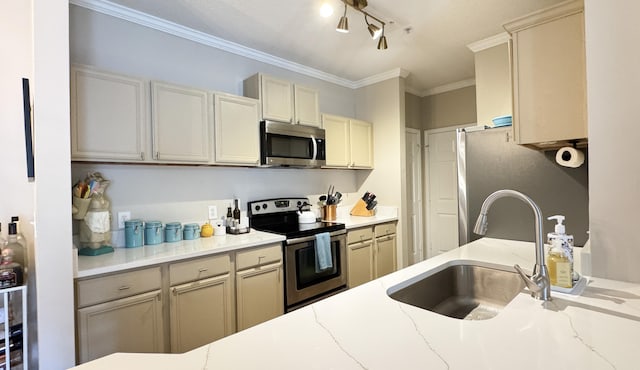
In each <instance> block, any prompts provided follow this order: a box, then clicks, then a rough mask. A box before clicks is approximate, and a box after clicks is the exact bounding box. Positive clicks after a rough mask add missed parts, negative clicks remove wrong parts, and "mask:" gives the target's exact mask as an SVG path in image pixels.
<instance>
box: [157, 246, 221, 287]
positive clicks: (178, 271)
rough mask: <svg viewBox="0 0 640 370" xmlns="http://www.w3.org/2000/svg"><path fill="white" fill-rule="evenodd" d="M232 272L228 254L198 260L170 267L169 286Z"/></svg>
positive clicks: (173, 264)
mask: <svg viewBox="0 0 640 370" xmlns="http://www.w3.org/2000/svg"><path fill="white" fill-rule="evenodd" d="M229 271H231V259H230V258H229V255H228V254H220V255H215V256H209V257H202V258H197V259H193V260H189V261H185V262H177V263H172V264H170V265H169V285H176V284H182V283H187V282H190V281H195V280H200V279H206V278H210V277H214V276H218V275H222V274H226V273H228V272H229Z"/></svg>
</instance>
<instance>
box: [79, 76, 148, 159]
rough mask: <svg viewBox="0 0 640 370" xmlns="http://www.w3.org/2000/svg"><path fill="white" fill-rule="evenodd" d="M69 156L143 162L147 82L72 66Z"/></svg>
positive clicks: (145, 156)
mask: <svg viewBox="0 0 640 370" xmlns="http://www.w3.org/2000/svg"><path fill="white" fill-rule="evenodd" d="M70 75H71V76H70V77H71V99H70V100H71V159H72V160H80V161H83V160H105V161H114V162H118V161H119V162H123V161H124V162H137V161H143V160H144V159H145V158H149V157H150V156H149V155H148V153H146V150H145V148H146V135H147V133H146V132H147V130H146V127H147V125H148V122H149V121H148V113H147V110H148V98H149V93H148V87H147V86H148V81H145V80H143V79H140V78H135V77H129V76H123V75H119V74H115V73H107V72H102V71H99V70H96V69H93V68H90V67H85V66H79V65H74V66H72V67H71V72H70Z"/></svg>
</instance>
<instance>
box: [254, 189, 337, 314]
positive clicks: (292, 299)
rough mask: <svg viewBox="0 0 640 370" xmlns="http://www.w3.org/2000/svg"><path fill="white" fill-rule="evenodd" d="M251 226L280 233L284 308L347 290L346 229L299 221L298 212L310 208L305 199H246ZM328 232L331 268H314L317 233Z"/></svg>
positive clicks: (325, 223) (296, 306) (287, 310)
mask: <svg viewBox="0 0 640 370" xmlns="http://www.w3.org/2000/svg"><path fill="white" fill-rule="evenodd" d="M248 209H249V212H248V215H249V223H250V226H251V227H252V228H254V229H256V230H261V231H267V232H272V233H276V234H281V235H284V236H285V237H286V240H285V241H284V242H283V243H282V252H283V253H282V254H283V256H284V276H285V279H284V280H285V287H284V289H285V290H284V293H285V294H284V297H285V310H286V312H289V311H293V310H295V309H297V308H300V307H302V306H305V305H307V304H310V303H313V302H315V301H318V300H320V299H323V298H326V297H328V296H330V295H333V294H336V293H338V292H341V291H343V290H346V286H347V275H346V274H347V264H346V263H347V252H346V248H347V243H346V235H347V231H346V229H345V225H344V224H341V223H336V222H322V221H318V222H315V223H299V222H298V211H306V210H309V200H308V199H307V198H278V199H266V200H257V201H252V202H249V204H248ZM325 232H327V233H329V236H330V250H331V259H332V261H331V262H332V263H331V265H332V267H330V268H327V269H323V270H321V271H318V269H317V268H316V249H315V247H316V234H319V233H325Z"/></svg>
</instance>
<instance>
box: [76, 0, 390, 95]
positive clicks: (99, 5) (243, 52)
mask: <svg viewBox="0 0 640 370" xmlns="http://www.w3.org/2000/svg"><path fill="white" fill-rule="evenodd" d="M69 3H70V4H73V5H77V6H80V7H83V8H86V9H89V10H93V11H96V12H99V13H102V14H106V15H109V16H112V17H115V18H119V19H123V20H126V21H129V22H132V23H135V24H139V25H141V26H144V27H148V28H152V29H155V30H158V31H161V32H164V33H168V34H170V35H173V36H177V37H181V38H183V39H186V40H190V41H194V42H197V43H199V44H203V45H207V46H211V47H213V48H216V49H220V50H223V51H226V52H229V53H233V54H236V55H240V56H242V57H246V58H250V59H253V60H256V61H259V62H263V63H266V64H270V65H273V66H277V67H280V68H284V69H287V70H289V71H293V72H297V73H300V74H303V75H306V76H310V77H314V78H317V79H319V80H323V81H327V82H330V83H334V84H336V85H339V86H344V87H348V88H351V89H355V88H358V87H362V86H365V85H363V83H364V84H366V83H367V81H368V80H369V79H371V81H373V82H369V83H375V82H377V80H376V79H375V78H376V77H377V76H379V75H376V76H372V77H369V78H366V79H363V80H360V81H351V80H348V79H346V78H342V77H339V76H336V75H333V74H330V73H326V72H323V71H320V70H318V69H315V68H311V67H308V66H305V65H302V64H299V63H295V62H292V61H289V60H286V59H283V58H280V57H277V56H274V55H271V54H267V53H264V52H262V51H259V50H255V49H252V48H248V47H246V46H243V45H240V44H237V43H235V42H231V41H228V40H225V39H222V38H219V37H215V36H212V35H209V34H207V33H204V32H201V31H196V30H194V29H191V28H188V27H185V26H182V25H179V24H177V23H174V22H170V21H167V20H165V19H162V18H158V17H155V16H152V15H149V14H146V13H143V12H140V11H137V10H134V9H131V8H127V7H125V6H122V5H118V4H114V3H112V2H110V1H106V0H69Z"/></svg>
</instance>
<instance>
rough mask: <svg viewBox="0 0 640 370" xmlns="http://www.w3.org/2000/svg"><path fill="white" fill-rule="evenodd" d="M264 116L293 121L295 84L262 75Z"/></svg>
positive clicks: (264, 117)
mask: <svg viewBox="0 0 640 370" xmlns="http://www.w3.org/2000/svg"><path fill="white" fill-rule="evenodd" d="M260 77H261V81H260V82H261V85H260V86H261V88H262V91H261V93H262V94H261V97H262V118H263V119H271V120H276V121H283V122H289V123H293V85H291V83H290V82H289V81H285V80H279V79H277V78H273V77H270V76H265V75H261V76H260Z"/></svg>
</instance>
